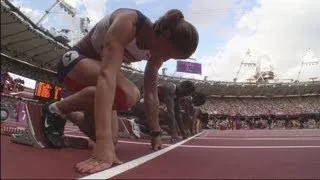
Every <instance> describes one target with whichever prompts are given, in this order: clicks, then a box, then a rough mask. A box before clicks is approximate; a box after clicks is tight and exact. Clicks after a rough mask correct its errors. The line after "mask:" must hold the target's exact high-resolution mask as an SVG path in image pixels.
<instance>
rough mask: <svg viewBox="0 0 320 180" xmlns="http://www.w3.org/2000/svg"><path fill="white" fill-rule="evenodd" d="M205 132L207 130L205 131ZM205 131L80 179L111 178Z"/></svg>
mask: <svg viewBox="0 0 320 180" xmlns="http://www.w3.org/2000/svg"><path fill="white" fill-rule="evenodd" d="M203 132H205V131H203ZM203 132H201V133H199V134H196V135H194V136H192V137H189V138H188V139H185V140H183V141H180V142H178V143H176V144H172V145H170V146H168V147H166V148H163V149H161V150H158V151H156V152H154V153H151V154H148V155H146V156H142V157H140V158H137V159H135V160H132V161H129V162H127V163H124V164H121V165H118V166H116V167H114V168H110V169H106V170H104V171H101V172H98V173H94V174H91V175H89V176H85V177H82V178H80V179H108V178H111V177H113V176H116V175H118V174H121V173H123V172H125V171H128V170H130V169H132V168H134V167H137V166H139V165H141V164H143V163H145V162H147V161H150V160H152V159H154V158H156V157H158V156H160V155H162V154H165V153H167V152H169V151H171V150H172V149H175V148H177V147H180V146H181V145H182V144H184V143H186V142H188V141H189V140H191V139H193V138H195V137H196V136H199V135H201V134H202V133H203ZM148 144H150V143H148Z"/></svg>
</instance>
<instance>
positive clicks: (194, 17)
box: [187, 0, 236, 25]
mask: <svg viewBox="0 0 320 180" xmlns="http://www.w3.org/2000/svg"><path fill="white" fill-rule="evenodd" d="M235 3H236V0H221V1H217V0H214V1H213V0H192V1H191V4H190V8H189V11H188V13H187V19H188V20H190V22H192V23H194V24H196V25H207V24H214V23H215V22H217V21H219V20H220V19H221V18H223V17H224V16H225V15H226V14H227V13H229V12H230V10H231V8H232V7H234V6H235Z"/></svg>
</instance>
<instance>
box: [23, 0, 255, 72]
mask: <svg viewBox="0 0 320 180" xmlns="http://www.w3.org/2000/svg"><path fill="white" fill-rule="evenodd" d="M101 1H102V0H101ZM54 2H55V1H54V0H20V3H22V4H23V6H25V7H28V8H31V9H36V10H40V11H41V12H44V10H45V9H47V8H48V7H50V6H51V5H52V4H53V3H54ZM191 3H192V1H191V0H175V1H172V0H161V1H160V0H107V1H104V7H101V9H100V10H102V11H103V12H104V14H108V13H110V12H112V11H114V10H116V9H118V8H133V9H138V10H140V11H141V12H143V13H144V14H145V15H146V16H148V17H149V18H150V19H151V20H153V21H154V20H156V19H157V18H158V17H159V16H161V15H162V14H164V13H165V12H166V11H167V10H169V9H173V8H177V9H179V10H181V11H182V12H183V13H184V15H185V16H186V18H187V19H188V18H189V17H190V16H191V15H192V14H191V15H190V9H191V7H190V5H191ZM236 3H239V1H235V5H236ZM254 3H255V2H254V1H247V2H246V4H247V5H246V7H245V6H243V8H251V7H252V4H254ZM248 4H249V5H248ZM76 7H77V10H78V16H83V15H85V14H87V13H88V8H87V7H86V6H85V5H84V3H82V1H78V2H77V6H76ZM207 8H208V9H206V10H204V11H203V12H199V10H198V11H197V12H196V13H200V14H201V13H202V14H203V15H204V18H210V15H211V13H212V12H213V13H214V15H220V14H223V16H222V17H220V18H219V20H218V21H217V22H216V23H213V24H200V25H199V26H198V27H197V28H198V31H199V34H200V41H199V42H200V43H199V47H198V50H197V52H196V53H195V56H196V57H201V56H213V55H214V54H215V51H216V49H217V47H218V46H221V45H223V44H224V43H225V41H226V40H227V39H226V38H224V37H220V36H219V35H217V34H216V33H215V29H216V27H219V26H223V27H230V28H232V26H233V25H234V21H235V19H234V13H233V12H234V11H233V7H232V6H231V7H228V8H224V9H215V7H207ZM238 8H239V7H238ZM89 11H90V10H89ZM214 11H216V12H214ZM229 11H230V12H229ZM53 12H54V13H52V14H49V16H48V19H47V21H46V22H45V23H43V26H44V27H46V28H49V27H56V28H57V29H59V28H67V27H68V24H65V23H64V22H59V20H57V17H58V16H61V15H62V14H61V13H63V11H62V10H61V8H59V7H57V8H55V9H54V10H53ZM206 14H207V16H205V15H206ZM196 26H197V25H196ZM144 64H145V63H138V66H137V68H138V69H144ZM175 66H176V62H175V61H173V60H170V61H168V62H167V63H165V64H164V66H163V67H166V68H168V74H173V73H174V72H175ZM182 75H183V74H182ZM203 76H204V75H203Z"/></svg>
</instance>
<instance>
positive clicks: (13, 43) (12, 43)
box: [5, 37, 39, 47]
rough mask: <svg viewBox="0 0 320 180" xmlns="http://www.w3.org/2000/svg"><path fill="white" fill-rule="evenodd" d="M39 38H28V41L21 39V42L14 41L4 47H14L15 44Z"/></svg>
mask: <svg viewBox="0 0 320 180" xmlns="http://www.w3.org/2000/svg"><path fill="white" fill-rule="evenodd" d="M37 38H39V37H32V38H28V39H23V40H18V41H14V42H10V43H8V44H5V46H7V47H8V46H12V45H15V44H19V43H22V42H26V41H31V40H33V39H37Z"/></svg>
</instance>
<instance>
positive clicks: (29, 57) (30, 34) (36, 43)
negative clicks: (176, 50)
mask: <svg viewBox="0 0 320 180" xmlns="http://www.w3.org/2000/svg"><path fill="white" fill-rule="evenodd" d="M69 48H70V46H69V45H68V44H67V43H63V42H60V39H59V38H58V37H55V36H53V35H52V34H50V33H49V32H48V31H45V30H44V29H41V28H39V27H38V26H37V25H35V24H34V23H33V22H32V21H31V20H30V19H29V18H27V17H26V16H25V15H24V14H23V13H21V12H20V10H19V9H18V8H16V7H15V6H14V5H12V4H11V3H10V2H9V1H8V0H1V54H5V55H7V58H9V57H8V56H10V57H12V59H19V60H22V61H24V62H27V63H29V64H32V65H34V66H37V67H39V68H43V69H48V70H51V71H55V70H56V64H57V62H58V61H59V58H60V56H61V55H62V54H63V53H64V52H65V51H66V50H67V49H69ZM122 73H123V74H124V75H125V76H126V77H127V78H128V79H130V80H131V81H132V82H133V83H135V84H136V85H137V86H138V87H139V88H140V89H142V87H143V79H144V74H143V72H142V71H137V70H134V69H132V68H128V67H126V66H123V68H122ZM182 80H191V81H193V82H195V83H196V87H197V91H199V92H202V93H204V94H205V95H207V96H220V97H221V96H224V97H225V96H236V97H238V96H250V97H252V96H290V95H308V94H316V95H319V94H320V81H315V82H293V83H268V84H256V83H242V82H240V83H234V82H217V81H204V80H194V79H185V78H177V77H168V76H160V77H159V81H160V82H163V81H167V82H168V81H171V82H175V83H179V82H181V81H182Z"/></svg>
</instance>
